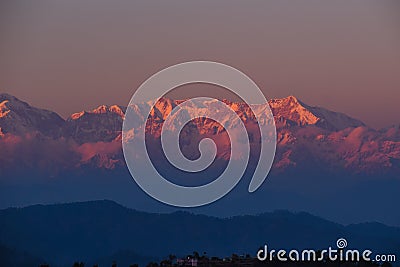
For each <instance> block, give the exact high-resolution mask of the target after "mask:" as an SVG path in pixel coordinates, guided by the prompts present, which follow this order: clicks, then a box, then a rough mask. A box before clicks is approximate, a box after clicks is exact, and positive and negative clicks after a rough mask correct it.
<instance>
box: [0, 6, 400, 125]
mask: <svg viewBox="0 0 400 267" xmlns="http://www.w3.org/2000/svg"><path fill="white" fill-rule="evenodd" d="M191 60H211V61H218V62H222V63H226V64H229V65H231V66H233V67H236V68H238V69H240V70H242V71H243V72H245V73H246V74H247V75H249V76H250V77H251V78H252V79H253V80H254V81H255V82H256V83H257V84H258V85H259V86H260V88H261V89H262V90H263V91H264V93H265V95H266V97H267V98H278V97H285V96H287V95H295V96H297V97H298V98H299V99H301V100H303V101H304V102H305V103H307V104H310V105H318V106H323V107H326V108H329V109H332V110H335V111H341V112H344V113H346V114H348V115H351V116H353V117H355V118H359V119H361V120H363V121H364V122H366V123H367V124H368V125H370V126H372V127H384V126H388V125H391V124H395V123H396V124H398V123H400V120H399V114H400V1H397V0H380V1H376V0H351V1H349V0H335V1H318V0H297V1H289V0H286V1H285V0H275V1H238V0H233V1H232V0H221V1H210V0H205V1H153V0H150V1H148V0H139V1H101V0H88V1H77V0H73V1H52V0H48V1H47V0H46V1H44V0H38V1H19V0H10V1H4V0H3V1H1V2H0V92H7V93H10V94H12V95H15V96H17V97H18V98H20V99H22V100H25V101H27V102H29V103H30V104H32V105H34V106H38V107H42V108H47V109H51V110H54V111H56V112H58V113H59V114H60V115H62V116H64V117H67V116H69V115H70V114H71V113H73V112H77V111H80V110H83V109H92V108H94V107H95V106H98V105H99V104H120V105H126V104H127V103H128V102H129V99H130V97H131V95H132V94H133V92H134V90H135V88H137V87H138V86H139V85H140V84H141V83H142V82H143V81H144V80H145V79H147V78H148V77H149V76H151V75H152V74H153V73H155V72H157V71H159V70H161V69H163V68H165V67H167V66H170V65H173V64H176V63H180V62H185V61H191ZM185 96H186V95H185V94H182V97H185ZM178 97H179V95H178Z"/></svg>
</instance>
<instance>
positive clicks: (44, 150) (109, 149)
mask: <svg viewBox="0 0 400 267" xmlns="http://www.w3.org/2000/svg"><path fill="white" fill-rule="evenodd" d="M188 101H190V100H188ZM224 102H225V104H226V105H228V106H229V107H230V108H231V109H232V110H233V111H234V112H236V114H237V115H238V116H239V117H240V119H241V120H242V121H243V122H244V124H245V126H246V128H247V130H248V133H249V136H253V137H254V136H255V137H254V138H253V139H252V138H250V144H251V145H252V147H251V150H252V151H251V152H252V154H251V156H250V164H249V167H248V170H247V171H246V173H245V177H244V179H242V181H241V182H240V183H239V186H238V188H237V189H235V190H233V191H235V192H236V193H234V192H233V193H232V194H229V195H231V197H228V198H223V199H222V200H221V201H218V204H217V205H214V206H217V207H218V208H216V209H214V208H213V207H214V206H213V207H205V208H202V209H199V212H205V213H209V214H211V215H215V214H217V215H220V214H224V215H235V214H241V213H243V212H253V213H257V212H264V211H266V210H270V209H276V208H283V209H290V210H296V211H297V210H301V211H308V212H313V213H314V214H317V215H321V216H324V217H327V218H329V219H333V220H336V221H339V222H344V223H347V222H354V221H360V220H379V221H382V222H386V223H389V224H395V225H400V215H398V214H396V213H395V214H388V212H385V211H384V209H383V208H382V205H383V207H385V209H390V208H391V207H393V208H394V209H396V207H395V205H394V203H398V200H399V197H398V196H399V195H400V194H399V193H400V129H399V125H395V126H390V127H387V128H385V129H379V130H376V129H373V128H371V127H368V126H367V125H365V124H364V123H363V122H361V121H360V120H357V119H354V118H351V117H349V116H347V115H345V114H343V113H338V112H334V111H330V110H327V109H325V108H321V107H312V106H309V105H307V104H305V103H303V102H302V101H300V100H299V99H297V98H296V97H294V96H289V97H286V98H282V99H273V100H270V101H268V103H266V104H265V105H259V106H258V107H257V109H256V110H255V111H254V112H255V113H258V115H261V118H263V116H262V115H263V114H264V113H265V109H266V107H267V105H268V104H269V106H270V108H271V110H272V113H273V116H274V120H275V124H276V128H277V151H276V155H275V160H274V163H273V167H272V170H271V172H270V174H269V175H268V179H267V180H266V181H265V182H264V184H263V186H262V187H261V188H260V190H258V191H257V192H256V193H254V194H252V198H251V199H252V200H251V201H250V202H251V203H253V204H254V203H257V204H254V205H253V204H252V208H251V209H248V205H249V204H248V203H247V202H246V201H243V197H244V196H247V194H248V193H247V192H246V190H245V188H247V187H246V186H248V182H249V179H251V173H252V170H254V169H252V166H254V163H255V162H257V159H256V158H257V152H258V150H257V134H259V132H257V131H256V130H255V129H256V127H254V125H256V122H255V119H254V118H255V117H254V114H253V113H252V112H251V110H250V108H249V106H248V105H246V104H244V103H238V102H230V101H227V100H224ZM180 103H182V100H179V101H178V100H171V99H168V98H161V99H160V100H159V101H158V102H157V103H156V104H155V105H154V107H153V109H152V111H151V113H150V115H149V117H148V119H147V124H146V141H149V142H148V143H149V145H148V148H149V154H150V155H151V156H154V157H155V159H152V160H153V161H154V164H155V165H156V167H157V169H158V170H159V171H160V172H164V173H166V175H167V176H168V175H169V176H171V177H172V178H171V180H173V181H175V182H177V183H183V184H185V183H186V182H187V180H186V181H185V179H183V178H182V176H184V174H185V173H182V172H178V173H176V172H174V171H173V170H172V168H170V166H168V165H164V163H163V161H164V160H165V158H164V157H163V155H162V152H161V151H162V150H161V149H160V146H159V140H160V133H161V129H162V126H163V124H164V122H165V120H166V118H167V117H168V115H169V113H170V112H171V110H172V109H173V108H174V107H175V106H176V105H178V104H180ZM149 104H150V103H143V105H149ZM205 105H206V103H205ZM125 110H126V108H125V107H122V106H119V105H113V106H105V105H101V106H99V107H97V108H95V109H93V110H90V111H80V112H77V113H74V114H72V115H71V116H69V117H68V118H67V119H63V118H62V117H61V116H59V115H58V114H57V113H55V112H52V111H48V110H44V109H40V108H36V107H32V106H30V105H29V104H28V103H26V102H23V101H21V100H19V99H18V98H16V97H14V96H12V95H9V94H0V151H1V152H0V195H1V197H0V206H2V207H8V206H16V205H17V206H18V205H28V204H36V203H54V202H63V201H77V200H93V199H105V198H107V199H113V200H116V201H118V202H120V203H123V204H125V205H126V206H129V207H133V208H138V209H146V210H147V208H148V207H153V209H155V210H157V211H158V210H160V209H161V210H163V209H167V210H168V209H169V208H170V207H167V206H162V207H161V208H160V207H159V206H158V205H160V204H159V203H158V202H157V201H153V200H152V199H149V198H148V197H147V196H146V195H145V193H143V192H141V190H140V189H139V188H138V187H137V186H136V184H135V183H134V182H133V181H132V179H131V178H130V175H129V173H128V171H127V168H126V165H125V161H124V158H123V154H122V138H121V129H122V123H123V121H124V112H125ZM136 111H137V114H136V115H137V116H143V114H141V113H140V112H141V109H140V107H136ZM193 112H195V111H193ZM227 120H228V118H227ZM259 123H260V124H261V123H265V122H264V121H259ZM204 137H209V138H212V139H214V140H215V141H216V143H217V148H218V153H217V158H216V160H215V162H214V163H215V164H213V165H216V166H215V167H213V168H211V169H210V170H208V171H209V172H208V173H207V172H206V173H200V174H198V175H197V176H194V178H193V179H191V180H190V181H192V182H193V184H202V183H206V182H209V181H210V180H212V179H214V177H217V176H218V174H219V173H221V170H223V168H224V166H226V162H227V161H228V160H229V156H230V155H229V139H227V135H226V132H225V131H224V128H223V127H222V126H221V124H219V123H217V122H215V121H213V120H209V119H202V118H200V119H195V120H193V121H192V122H191V123H189V124H188V125H187V126H185V127H184V131H182V134H181V142H182V151H183V153H184V154H185V155H186V156H187V157H189V158H196V157H198V155H199V154H198V153H199V152H198V148H197V144H198V141H199V140H201V139H202V138H204ZM160 162H161V163H160ZM174 179H175V180H174ZM188 183H189V184H191V182H188ZM241 185H242V186H241ZM132 188H133V189H132ZM131 189H132V190H131ZM338 199H339V200H338ZM337 200H338V201H337ZM245 202H246V204H245ZM356 208H357V209H359V212H358V213H354V209H356ZM374 208H379V210H377V211H375V212H374V213H372V212H371V209H374ZM333 210H334V211H333Z"/></svg>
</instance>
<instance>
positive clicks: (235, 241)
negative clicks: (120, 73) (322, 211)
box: [0, 201, 400, 266]
mask: <svg viewBox="0 0 400 267" xmlns="http://www.w3.org/2000/svg"><path fill="white" fill-rule="evenodd" d="M338 238H345V239H347V242H348V247H349V248H354V249H359V250H364V249H370V250H372V251H373V252H374V253H382V254H383V253H391V254H396V253H397V255H398V253H400V250H399V248H400V229H399V228H396V227H388V226H385V225H382V224H377V223H364V224H353V225H347V226H344V225H341V224H336V223H333V222H330V221H327V220H324V219H321V218H319V217H315V216H312V215H310V214H308V213H291V212H287V211H276V212H271V213H263V214H260V215H256V216H236V217H231V218H226V219H221V218H216V217H209V216H204V215H194V214H191V213H187V212H175V213H169V214H155V213H145V212H139V211H135V210H131V209H127V208H125V207H123V206H121V205H119V204H117V203H115V202H112V201H92V202H82V203H70V204H57V205H46V206H44V205H35V206H30V207H26V208H19V209H16V208H9V209H5V210H0V243H2V244H6V245H7V246H9V247H12V248H14V249H18V250H20V251H26V253H29V254H30V255H35V257H37V258H40V259H44V260H45V261H46V262H48V263H51V264H53V265H55V266H70V265H71V263H72V262H74V261H84V262H86V263H88V264H95V263H99V262H100V261H101V262H104V263H105V264H106V266H110V265H111V263H112V261H116V262H117V263H118V262H122V261H123V258H124V257H126V256H129V255H130V259H131V262H130V263H145V262H146V261H147V262H149V261H150V260H151V259H160V258H165V257H167V256H168V255H169V254H174V255H177V256H178V257H183V256H185V255H187V254H191V253H192V252H193V251H199V252H200V253H203V252H207V254H208V255H210V256H219V257H225V256H230V255H231V254H232V253H236V254H238V255H241V254H250V255H253V256H255V253H256V252H257V250H258V248H259V247H261V246H264V245H265V244H267V245H268V246H269V249H282V248H283V249H294V248H295V249H299V250H301V249H311V248H312V249H316V250H318V249H321V250H322V249H327V248H328V247H329V246H330V247H332V248H335V247H336V240H337V239H338ZM134 255H136V256H134ZM107 259H108V260H107ZM53 265H52V266H53ZM89 266H91V265H89Z"/></svg>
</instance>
